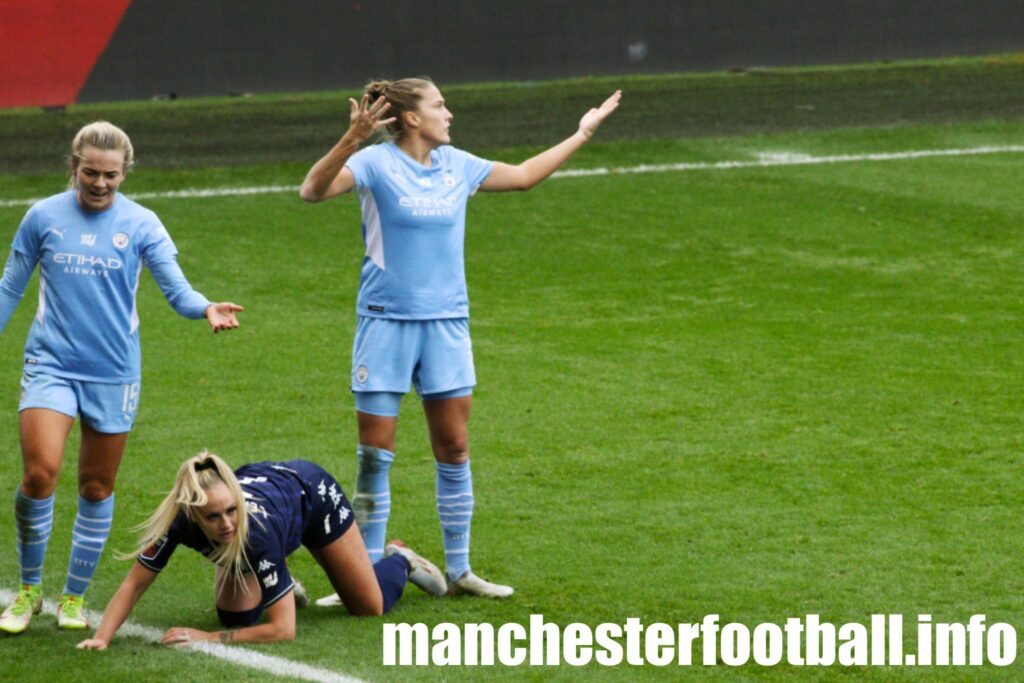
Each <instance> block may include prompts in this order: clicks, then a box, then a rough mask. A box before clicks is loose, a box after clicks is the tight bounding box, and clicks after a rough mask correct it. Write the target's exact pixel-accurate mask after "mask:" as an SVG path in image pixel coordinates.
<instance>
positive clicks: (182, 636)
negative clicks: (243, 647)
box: [160, 591, 295, 647]
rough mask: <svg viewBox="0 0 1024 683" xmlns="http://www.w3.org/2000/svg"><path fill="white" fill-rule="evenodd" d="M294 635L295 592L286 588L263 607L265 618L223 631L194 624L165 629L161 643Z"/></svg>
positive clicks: (257, 640) (271, 639)
mask: <svg viewBox="0 0 1024 683" xmlns="http://www.w3.org/2000/svg"><path fill="white" fill-rule="evenodd" d="M294 639H295V593H294V591H290V592H289V593H288V594H287V595H285V596H284V597H283V598H281V599H280V600H278V601H277V602H275V603H274V604H273V605H271V606H270V607H268V608H267V622H266V623H263V624H257V625H256V626H246V627H245V628H239V629H228V630H226V631H213V632H211V631H200V630H199V629H194V628H183V627H175V628H170V629H167V631H166V632H165V633H164V635H163V637H162V638H160V644H161V645H170V646H172V647H179V646H183V645H189V644H191V643H194V642H199V641H201V640H208V641H213V642H221V643H273V642H276V641H279V640H294Z"/></svg>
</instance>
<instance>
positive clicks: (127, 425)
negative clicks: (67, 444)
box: [18, 371, 141, 434]
mask: <svg viewBox="0 0 1024 683" xmlns="http://www.w3.org/2000/svg"><path fill="white" fill-rule="evenodd" d="M140 392H141V385H140V383H138V382H135V383H134V384H102V383H100V382H85V381H82V380H77V379H67V378H64V377H56V376H54V375H48V374H46V373H44V372H29V371H25V373H24V374H23V375H22V376H21V400H20V401H19V402H18V412H19V413H20V412H21V411H23V410H25V409H26V408H47V409H49V410H55V411H57V412H58V413H64V414H65V415H67V416H69V417H77V416H79V415H81V416H82V422H84V423H85V424H87V425H88V426H89V427H91V428H92V429H94V430H96V431H97V432H100V433H102V434H123V433H124V432H130V431H131V430H132V425H133V424H134V423H135V413H136V412H137V411H138V409H139V395H140Z"/></svg>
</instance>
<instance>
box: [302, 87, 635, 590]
mask: <svg viewBox="0 0 1024 683" xmlns="http://www.w3.org/2000/svg"><path fill="white" fill-rule="evenodd" d="M620 97H621V93H620V92H618V91H616V92H615V93H614V94H612V95H611V97H609V98H608V99H607V100H605V102H604V103H603V104H602V105H601V106H600V107H598V108H594V109H591V110H590V111H588V112H587V113H586V114H584V115H583V118H582V119H580V123H579V128H578V130H577V131H576V133H575V134H573V135H572V136H570V137H569V138H567V139H565V140H563V141H562V142H561V143H559V144H557V145H555V146H554V147H551V148H550V149H548V150H546V151H544V152H542V153H540V154H538V155H536V156H534V157H532V158H530V159H528V160H526V161H524V162H523V163H521V164H518V165H510V164H505V163H501V162H491V161H486V160H483V159H479V158H477V157H475V156H473V155H472V154H469V153H467V152H464V151H462V150H459V149H456V148H454V147H451V146H450V142H451V138H450V137H449V126H450V125H451V121H452V114H451V112H449V111H448V109H447V107H446V106H445V100H444V98H443V97H442V95H441V92H440V91H439V90H438V89H437V87H436V86H435V85H434V84H433V83H432V82H431V81H430V80H429V79H425V78H406V79H402V80H399V81H394V82H388V81H380V82H375V83H371V84H369V85H368V86H367V88H366V91H365V93H364V94H363V97H362V101H361V102H356V101H355V100H349V103H350V108H351V113H350V119H349V127H348V130H347V131H346V132H345V134H344V135H343V136H342V138H341V140H339V141H338V143H337V144H336V145H335V146H334V147H333V148H332V149H331V150H330V151H329V152H328V153H327V154H326V155H325V156H324V157H323V158H322V159H320V161H318V162H317V163H316V164H315V165H314V166H313V167H312V168H311V169H310V171H309V173H308V174H307V175H306V179H305V181H304V182H303V184H302V188H301V190H300V196H301V197H302V198H303V199H304V200H306V201H309V202H319V201H323V200H325V199H330V198H332V197H336V196H338V195H341V194H345V193H346V192H349V191H351V190H353V189H355V190H356V192H357V194H358V195H359V201H360V204H361V207H362V228H363V239H364V241H365V243H366V256H365V257H364V259H363V266H362V277H361V281H360V286H359V297H358V301H357V304H356V308H357V313H358V323H357V327H356V336H355V343H354V350H353V355H352V385H351V387H352V391H353V392H354V393H355V399H356V419H357V423H358V427H359V449H358V458H359V469H358V474H357V478H356V488H355V495H354V496H353V499H352V503H353V506H354V509H355V512H356V517H357V519H358V520H359V525H360V528H361V529H362V532H363V537H364V539H365V540H366V546H367V550H368V551H369V553H370V557H371V558H373V557H377V556H379V555H380V553H381V552H382V550H383V544H384V538H385V536H386V525H387V520H388V516H389V512H390V508H391V496H390V488H389V483H388V470H389V468H390V466H391V463H392V462H393V461H394V457H395V456H394V448H395V432H396V429H397V416H398V409H399V403H400V401H401V397H402V395H403V394H404V393H406V392H407V391H408V390H409V382H410V379H411V380H412V382H413V384H414V385H415V386H416V390H417V392H418V393H419V394H420V397H421V398H422V400H423V410H424V413H425V414H426V419H427V425H428V429H429V432H430V441H431V446H432V449H433V452H434V457H435V460H436V468H437V477H436V488H437V510H438V515H439V517H440V519H441V530H442V537H443V541H444V549H445V563H446V570H447V571H446V574H447V579H448V583H449V591H450V592H451V593H453V594H469V595H480V596H486V597H495V598H505V597H508V596H510V595H511V594H512V592H513V590H512V588H511V587H510V586H504V585H500V584H495V583H491V582H490V581H486V580H484V579H482V578H480V577H478V576H477V575H476V574H474V573H473V571H472V570H471V568H470V563H469V540H470V521H471V519H472V515H473V484H472V477H471V475H470V468H469V437H468V424H469V413H470V405H471V401H472V389H473V386H474V385H475V384H476V376H475V371H474V368H473V356H472V348H471V344H470V338H469V303H468V297H467V293H466V277H465V266H464V259H463V238H464V235H465V215H466V202H467V200H468V198H469V197H470V196H471V195H472V194H473V193H475V192H476V191H477V190H483V191H485V192H504V191H511V190H528V189H530V188H531V187H533V186H534V185H536V184H537V183H539V182H541V181H542V180H544V179H545V178H547V177H548V176H549V175H551V174H552V173H553V172H554V171H555V170H556V169H557V168H558V167H559V166H561V165H562V164H563V163H564V162H565V161H566V160H567V159H568V158H569V157H570V156H571V155H572V153H573V152H575V151H576V150H577V149H579V148H580V147H581V146H582V145H583V144H585V143H586V142H587V141H588V140H589V139H590V138H591V136H593V134H594V133H595V132H596V131H597V128H598V127H599V126H600V125H601V123H602V122H603V121H604V120H605V118H607V117H608V116H609V115H610V114H611V113H612V112H613V111H615V109H616V108H617V107H618V105H619V99H620ZM385 116H387V118H385ZM383 127H386V128H387V129H388V131H389V132H390V134H391V136H392V140H390V141H388V142H384V143H381V144H376V145H370V146H368V147H366V148H364V149H361V150H360V146H362V145H363V143H365V142H366V141H367V140H368V139H369V137H370V136H371V135H372V134H373V133H374V132H375V131H377V130H378V129H380V128H383Z"/></svg>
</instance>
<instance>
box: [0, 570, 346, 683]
mask: <svg viewBox="0 0 1024 683" xmlns="http://www.w3.org/2000/svg"><path fill="white" fill-rule="evenodd" d="M14 595H15V594H14V593H13V592H11V591H9V590H0V602H3V603H4V604H9V603H10V602H11V601H13V600H14ZM43 612H44V613H45V614H49V615H50V616H56V615H57V606H56V604H54V603H53V602H52V601H50V600H44V601H43ZM101 616H102V615H101V614H100V613H99V612H93V611H92V610H86V618H88V619H89V621H90V622H91V623H93V624H98V623H99V622H100V617H101ZM46 628H50V625H49V624H47V626H46ZM117 635H118V638H121V637H124V636H128V637H132V638H141V639H142V640H148V641H150V642H152V643H158V642H160V636H162V635H163V631H161V630H160V629H157V628H153V627H152V626H143V625H141V624H135V623H132V622H130V621H126V622H125V623H124V624H122V625H121V628H119V629H118V630H117ZM82 639H83V640H84V639H85V633H84V632H83V638H82ZM111 647H114V648H116V647H117V640H115V641H114V642H113V643H112V644H111ZM175 649H177V650H181V651H184V652H188V651H196V652H202V653H203V654H207V655H210V656H211V657H216V658H217V659H222V660H224V661H226V662H228V663H231V664H234V665H236V666H244V667H247V668H249V669H257V670H259V671H263V672H265V673H269V674H273V675H275V676H282V677H284V676H287V677H289V678H298V679H300V680H303V681H314V682H315V683H364V682H363V681H362V680H360V679H358V678H353V677H351V676H346V675H344V674H340V673H337V672H335V671H330V670H328V669H319V668H317V667H315V666H310V665H308V664H302V663H300V662H293V661H291V660H290V659H285V658H284V657H275V656H273V655H266V654H263V653H262V652H256V651H255V650H247V649H246V648H244V647H239V646H237V645H234V646H228V645H222V644H220V643H209V642H202V643H194V644H192V645H191V646H188V647H183V648H175Z"/></svg>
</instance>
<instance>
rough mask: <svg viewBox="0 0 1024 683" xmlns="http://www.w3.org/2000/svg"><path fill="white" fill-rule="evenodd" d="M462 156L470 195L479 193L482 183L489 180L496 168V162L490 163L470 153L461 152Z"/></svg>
mask: <svg viewBox="0 0 1024 683" xmlns="http://www.w3.org/2000/svg"><path fill="white" fill-rule="evenodd" d="M460 152H461V150H460ZM461 156H462V165H463V169H464V170H463V173H464V175H465V178H466V183H467V184H468V185H469V187H470V194H473V193H475V192H476V191H477V188H479V187H480V185H481V183H483V182H484V181H485V180H487V176H489V175H491V169H492V168H494V162H493V161H488V160H487V159H481V158H480V157H478V156H474V155H472V154H470V153H469V152H461Z"/></svg>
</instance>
